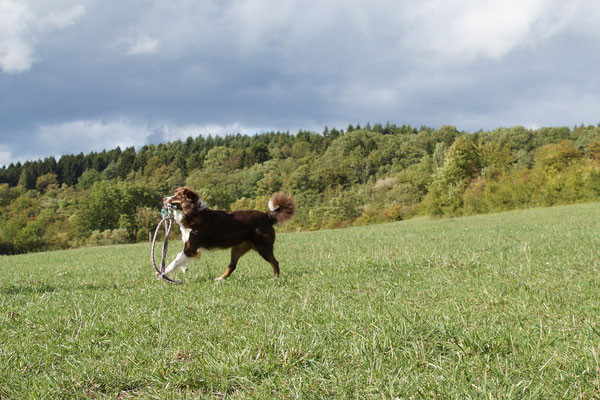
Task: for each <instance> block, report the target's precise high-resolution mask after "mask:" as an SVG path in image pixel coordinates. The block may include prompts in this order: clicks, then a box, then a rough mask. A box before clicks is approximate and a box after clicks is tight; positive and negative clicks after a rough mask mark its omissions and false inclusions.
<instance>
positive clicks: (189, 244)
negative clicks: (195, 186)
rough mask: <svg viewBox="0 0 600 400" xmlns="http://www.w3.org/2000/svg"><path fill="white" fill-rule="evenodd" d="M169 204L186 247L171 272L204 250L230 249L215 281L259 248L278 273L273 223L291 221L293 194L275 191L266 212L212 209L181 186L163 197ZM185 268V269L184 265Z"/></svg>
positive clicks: (224, 276) (293, 209)
mask: <svg viewBox="0 0 600 400" xmlns="http://www.w3.org/2000/svg"><path fill="white" fill-rule="evenodd" d="M163 204H164V205H165V206H166V207H169V208H171V209H173V218H174V219H175V221H177V222H178V223H179V226H180V228H181V239H182V240H183V250H182V251H181V252H180V253H179V254H177V256H176V257H175V259H174V260H173V261H172V262H171V263H170V264H169V265H168V266H167V268H166V269H165V272H164V274H165V275H166V274H168V273H170V272H172V271H173V270H175V269H176V268H178V267H182V268H183V267H184V265H185V264H186V263H187V262H188V261H189V260H190V259H191V258H193V257H196V256H199V255H200V254H201V252H202V251H204V250H213V249H227V248H231V261H230V262H229V265H228V266H227V269H226V270H225V272H224V273H223V275H221V276H220V277H218V278H217V279H216V280H222V279H226V278H228V277H229V275H231V273H232V272H233V271H234V270H235V267H236V266H237V262H238V260H239V259H240V257H241V256H243V255H244V254H246V253H247V252H248V250H250V249H252V250H256V251H257V252H258V254H260V255H261V256H262V258H264V259H265V260H267V262H269V263H270V264H271V266H272V267H273V274H275V276H276V277H277V276H279V263H278V262H277V260H276V259H275V256H274V255H273V243H275V230H274V229H273V225H275V224H277V223H282V222H285V221H287V220H289V219H290V218H291V217H292V216H293V215H294V212H295V211H296V203H295V202H294V199H293V198H292V196H291V195H289V194H285V193H275V194H274V195H273V196H272V197H271V199H270V200H269V210H270V211H267V212H262V211H256V210H241V211H221V210H211V209H209V208H208V207H207V206H206V203H205V202H204V201H203V200H202V199H201V198H200V196H199V195H198V193H196V192H195V191H193V190H192V189H189V188H185V187H182V188H178V189H177V190H176V191H175V194H174V195H173V196H170V197H165V198H164V199H163ZM184 270H185V268H184Z"/></svg>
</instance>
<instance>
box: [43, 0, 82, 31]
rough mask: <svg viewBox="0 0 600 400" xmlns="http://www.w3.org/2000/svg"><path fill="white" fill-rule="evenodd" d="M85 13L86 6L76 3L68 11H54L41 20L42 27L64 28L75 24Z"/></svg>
mask: <svg viewBox="0 0 600 400" xmlns="http://www.w3.org/2000/svg"><path fill="white" fill-rule="evenodd" d="M84 14H85V7H84V6H83V5H81V4H78V5H75V6H73V7H72V8H70V9H69V10H66V11H53V12H51V13H50V14H49V15H48V16H47V17H45V18H44V19H42V21H41V22H40V26H41V27H49V28H58V29H64V28H67V27H69V26H71V25H74V24H75V23H76V22H77V21H78V20H79V19H80V18H81V17H82V16H83V15H84Z"/></svg>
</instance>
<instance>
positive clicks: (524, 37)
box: [405, 0, 580, 63]
mask: <svg viewBox="0 0 600 400" xmlns="http://www.w3.org/2000/svg"><path fill="white" fill-rule="evenodd" d="M579 6H580V4H579V3H578V2H559V1H545V0H504V1H495V0H466V1H465V0H430V1H428V2H426V3H424V4H423V5H422V6H421V7H418V8H417V9H416V10H415V13H414V14H413V20H412V29H411V31H410V32H409V34H408V35H407V36H406V38H405V39H406V44H407V46H409V47H411V48H413V50H416V51H423V52H425V53H426V54H429V55H434V56H437V57H438V58H442V59H446V60H447V59H454V60H455V61H456V62H457V63H468V62H471V61H473V60H475V59H477V58H479V57H486V58H491V59H496V60H498V59H501V58H503V57H504V56H506V55H507V54H509V53H510V52H511V51H513V50H514V49H516V48H521V47H524V46H532V45H535V44H536V43H538V42H540V41H542V40H544V39H547V38H549V37H551V36H553V35H555V34H556V33H558V32H560V31H562V30H563V29H565V28H566V27H567V26H569V25H571V24H573V23H574V22H575V16H576V14H577V10H578V9H580V7H579Z"/></svg>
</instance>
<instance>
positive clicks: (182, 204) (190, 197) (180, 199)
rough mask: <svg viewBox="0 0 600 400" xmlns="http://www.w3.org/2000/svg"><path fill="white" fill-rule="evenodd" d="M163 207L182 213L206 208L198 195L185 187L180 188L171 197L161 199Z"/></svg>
mask: <svg viewBox="0 0 600 400" xmlns="http://www.w3.org/2000/svg"><path fill="white" fill-rule="evenodd" d="M163 205H164V206H165V207H170V208H174V209H176V210H181V211H183V212H184V213H188V212H190V211H192V210H198V209H203V208H206V203H204V200H202V198H201V197H200V196H199V195H198V193H196V192H195V191H193V190H192V189H189V188H186V187H180V188H178V189H177V190H175V193H174V194H173V196H170V197H165V198H164V199H163Z"/></svg>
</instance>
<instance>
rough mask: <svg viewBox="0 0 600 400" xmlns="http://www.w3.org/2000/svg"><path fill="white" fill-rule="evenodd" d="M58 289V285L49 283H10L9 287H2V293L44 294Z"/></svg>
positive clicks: (0, 291) (0, 289)
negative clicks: (27, 284) (28, 284)
mask: <svg viewBox="0 0 600 400" xmlns="http://www.w3.org/2000/svg"><path fill="white" fill-rule="evenodd" d="M55 291H56V287H54V286H50V285H48V284H45V283H43V284H32V285H31V286H24V285H10V286H8V287H3V288H0V293H2V294H4V295H7V296H9V295H15V294H43V293H52V292H55Z"/></svg>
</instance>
